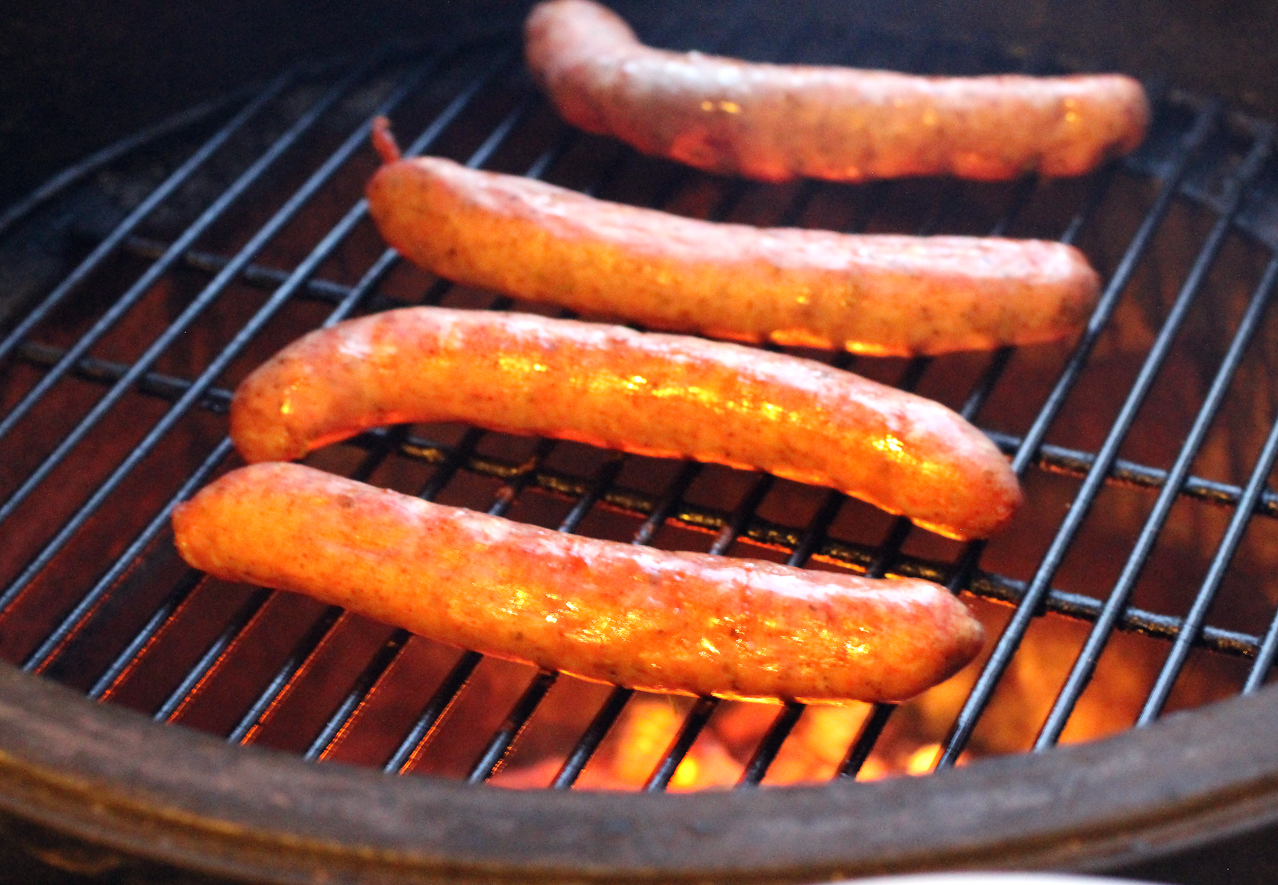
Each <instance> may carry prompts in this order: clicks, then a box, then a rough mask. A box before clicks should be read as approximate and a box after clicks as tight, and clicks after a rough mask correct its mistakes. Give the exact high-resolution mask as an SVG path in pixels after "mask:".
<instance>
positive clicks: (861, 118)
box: [525, 0, 1149, 181]
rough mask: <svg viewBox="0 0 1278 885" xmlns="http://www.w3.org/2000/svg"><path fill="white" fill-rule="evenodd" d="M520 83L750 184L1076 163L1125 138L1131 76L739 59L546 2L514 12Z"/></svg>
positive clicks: (572, 111)
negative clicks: (661, 40)
mask: <svg viewBox="0 0 1278 885" xmlns="http://www.w3.org/2000/svg"><path fill="white" fill-rule="evenodd" d="M525 37H526V41H525V55H526V58H527V63H528V68H529V70H530V71H531V73H532V76H533V78H534V80H536V81H537V83H538V84H539V85H540V86H541V87H542V88H543V89H544V90H545V91H546V92H547V93H548V94H549V96H550V99H551V101H552V102H553V103H554V105H555V107H556V108H557V109H558V111H559V113H560V114H561V115H562V116H563V117H564V119H566V120H567V121H568V122H570V123H572V124H574V125H576V126H578V127H580V128H582V129H585V130H586V131H587V132H592V133H598V134H604V135H613V136H616V137H617V138H620V139H621V140H623V141H626V142H628V143H629V144H631V145H633V146H634V147H636V148H638V149H639V150H640V151H643V152H644V153H648V154H652V155H655V156H661V157H669V158H671V159H674V160H679V161H681V162H684V163H687V164H689V165H692V166H695V167H697V168H699V169H705V170H709V171H711V172H719V173H724V174H729V175H741V176H744V177H747V178H755V179H761V180H763V181H785V180H787V179H791V178H794V177H796V176H809V177H813V178H824V179H831V180H838V181H863V180H866V179H872V178H894V177H899V176H912V175H947V174H948V175H957V176H961V177H963V178H972V179H980V180H999V179H1010V178H1014V177H1016V176H1019V175H1023V174H1025V173H1029V172H1038V173H1040V174H1042V175H1045V176H1067V175H1080V174H1083V173H1085V172H1087V171H1089V170H1091V169H1093V168H1095V167H1096V166H1097V165H1099V164H1100V163H1102V162H1103V161H1105V160H1106V159H1108V158H1110V157H1113V156H1116V155H1121V154H1125V153H1128V152H1130V151H1132V150H1134V149H1135V148H1136V147H1137V145H1139V144H1140V142H1141V141H1142V140H1143V138H1144V136H1145V131H1146V129H1147V128H1148V125H1149V104H1148V101H1147V99H1146V97H1145V92H1144V90H1143V88H1142V87H1141V85H1140V84H1139V83H1138V82H1137V81H1135V80H1133V79H1131V78H1130V77H1125V76H1122V75H1116V74H1105V75H1075V76H1064V77H1033V76H1026V75H998V76H981V77H920V76H912V75H908V74H900V73H895V72H891V71H870V70H857V69H852V68H839V67H817V66H799V65H784V66H783V65H771V64H752V63H748V62H743V61H738V60H735V59H729V58H721V57H716V56H709V55H703V54H701V53H698V52H689V53H683V54H680V53H675V52H666V51H662V50H658V49H652V48H649V47H646V46H644V45H642V44H641V43H639V41H638V40H637V38H636V37H635V34H634V32H633V31H632V30H631V29H630V27H629V26H628V25H627V24H626V23H625V22H624V21H623V20H622V19H621V18H619V17H618V16H617V15H616V14H615V13H613V12H612V11H611V10H609V9H607V8H605V7H603V6H601V5H599V4H597V3H593V2H590V0H550V2H547V3H542V4H540V5H538V6H536V7H535V8H534V9H533V10H532V12H531V13H530V15H529V16H528V19H527V22H526V24H525Z"/></svg>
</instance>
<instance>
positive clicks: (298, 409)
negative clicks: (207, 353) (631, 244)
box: [231, 307, 1021, 539]
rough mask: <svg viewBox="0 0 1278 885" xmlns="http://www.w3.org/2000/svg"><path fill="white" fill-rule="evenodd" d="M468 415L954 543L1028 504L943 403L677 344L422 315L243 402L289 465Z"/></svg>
mask: <svg viewBox="0 0 1278 885" xmlns="http://www.w3.org/2000/svg"><path fill="white" fill-rule="evenodd" d="M428 421H464V422H468V423H471V424H474V425H478V426H481V427H485V428H489V429H495V430H502V431H508V432H513V433H524V434H538V435H545V436H555V437H561V438H567V439H575V440H579V441H583V442H587V443H591V444H594V445H598V446H602V447H606V448H615V449H623V450H626V451H631V452H638V453H642V454H648V455H655V456H659V457H691V458H696V459H699V460H703V461H712V462H717V463H722V464H728V465H732V466H736V467H744V468H751V469H754V468H757V469H761V470H766V471H770V472H772V473H774V474H776V475H778V476H782V477H788V478H791V479H795V480H799V481H801V482H809V483H816V484H822V485H829V486H833V487H835V488H837V489H840V490H842V491H845V492H848V493H849V494H852V495H855V496H857V497H860V498H864V499H865V500H867V501H870V502H872V503H874V504H877V505H878V506H880V507H882V508H883V509H885V510H888V511H890V512H892V513H899V514H904V515H906V516H908V517H909V518H910V519H912V520H914V521H915V522H916V523H919V524H920V525H923V526H926V527H929V528H932V529H934V530H935V531H937V532H940V533H942V534H945V535H948V536H950V537H955V538H963V539H966V538H977V537H986V536H988V535H990V534H992V533H993V532H996V531H998V529H1000V528H1001V527H1002V526H1003V525H1004V524H1005V523H1006V522H1007V520H1008V519H1010V518H1011V516H1012V513H1013V511H1014V510H1015V509H1016V507H1017V505H1018V504H1019V503H1020V500H1021V492H1020V486H1019V484H1018V483H1017V480H1016V476H1015V474H1013V473H1012V471H1011V468H1010V467H1009V466H1008V463H1007V460H1006V459H1005V458H1004V457H1003V456H1002V454H1001V453H1000V452H999V451H998V449H997V448H995V446H994V444H993V443H992V442H990V440H989V439H988V438H987V437H985V436H984V435H983V434H982V433H981V432H980V431H979V430H977V429H976V428H975V427H973V426H972V425H971V424H969V423H968V422H966V421H964V420H963V419H962V418H961V417H960V416H959V415H957V414H955V413H954V412H952V411H950V410H949V409H947V408H945V407H944V406H942V405H940V404H938V403H935V402H932V401H931V400H928V399H924V398H923V397H919V396H915V395H913V394H910V393H906V392H903V391H900V390H896V389H894V388H891V387H887V386H885V385H881V384H877V383H875V382H872V381H869V380H866V379H864V378H861V377H859V376H857V375H854V374H852V373H850V372H845V371H841V370H838V369H834V368H831V367H830V366H826V365H824V364H822V363H818V362H815V361H812V360H805V359H800V358H797V357H792V356H789V355H786V354H780V353H768V352H764V351H760V350H756V349H754V348H748V347H743V346H741V345H737V344H727V343H723V342H717V341H706V340H704V339H700V338H691V337H688V336H683V335H664V334H656V333H644V332H635V331H632V330H630V329H627V328H624V327H621V326H611V325H603V324H596V323H584V322H579V321H575V320H555V319H547V318H545V317H538V316H530V315H521V314H499V313H490V312H486V311H467V310H449V309H446V308H435V307H418V308H404V309H401V310H394V311H387V312H385V313H381V314H376V315H373V316H368V317H362V318H360V319H356V320H348V321H346V322H345V323H340V324H338V325H336V326H333V327H331V328H328V329H323V330H319V331H315V332H312V333H310V334H309V335H306V336H304V337H302V338H300V339H299V340H297V341H295V342H294V343H292V344H291V345H289V346H288V347H286V348H284V349H283V350H282V351H280V352H279V353H278V354H276V355H275V356H274V357H272V358H271V359H270V360H268V361H267V362H266V363H265V364H263V365H262V366H260V367H258V368H257V369H256V370H255V371H254V372H253V373H251V374H250V375H249V376H248V377H247V378H245V379H244V381H243V382H241V383H240V385H239V387H238V388H237V390H236V391H235V395H234V398H233V400H232V403H231V437H232V439H233V440H234V441H235V445H236V447H237V448H238V449H239V451H240V453H241V454H242V455H243V456H244V458H245V459H246V460H248V461H250V462H253V461H283V460H290V459H293V458H299V457H301V456H303V455H305V454H306V453H307V452H309V451H311V450H312V449H314V448H316V447H318V446H322V445H324V444H326V443H330V442H336V441H338V440H341V439H345V438H347V437H350V436H352V435H354V434H356V433H358V432H360V431H362V430H364V429H367V428H369V427H374V426H378V425H384V424H391V423H410V422H428Z"/></svg>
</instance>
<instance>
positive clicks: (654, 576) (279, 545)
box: [173, 463, 983, 701]
mask: <svg viewBox="0 0 1278 885" xmlns="http://www.w3.org/2000/svg"><path fill="white" fill-rule="evenodd" d="M173 525H174V530H175V533H176V537H177V545H178V549H179V551H180V552H181V554H182V556H183V558H184V559H186V561H187V562H188V563H190V564H191V565H192V566H195V567H196V568H199V569H203V570H204V571H207V572H210V573H212V574H214V575H216V576H218V577H220V578H224V579H226V580H231V581H243V582H248V583H253V584H259V585H264V586H268V587H273V588H277V589H282V590H291V591H296V592H301V593H306V594H309V595H311V596H315V597H318V598H319V599H321V600H323V601H324V602H327V603H330V604H336V605H340V606H343V607H346V608H348V609H350V610H352V611H355V612H358V613H361V614H364V615H367V616H369V617H371V618H374V619H375V620H379V621H382V622H384V623H387V624H392V625H395V626H400V627H404V628H406V629H408V630H410V631H412V632H414V633H418V634H420V635H423V636H428V637H431V638H434V639H438V640H440V641H443V642H448V643H451V644H454V645H460V646H463V647H466V648H471V649H475V650H477V651H483V652H487V653H490V654H493V655H497V656H499V657H504V658H513V659H516V660H522V661H529V662H531V663H534V664H536V665H538V666H541V667H546V668H549V669H554V670H563V671H566V672H570V673H574V674H577V675H580V676H584V677H586V678H588V679H596V680H603V681H607V682H613V683H618V684H622V685H627V686H631V687H635V688H646V689H657V690H661V691H673V692H686V693H692V694H699V695H700V694H715V695H722V696H729V697H752V698H753V697H780V698H799V699H806V700H845V699H859V700H869V701H895V700H902V699H904V698H908V697H910V696H912V695H915V694H918V693H919V692H921V691H923V690H924V689H926V688H928V687H930V686H931V685H934V684H935V683H937V682H940V681H942V680H944V679H946V678H948V677H949V676H950V675H951V674H953V673H954V672H955V671H957V670H958V669H959V668H960V667H962V666H963V665H964V664H966V663H967V662H968V661H969V660H971V659H972V657H973V656H974V655H975V654H976V653H977V651H978V650H979V649H980V646H981V642H982V639H983V631H982V629H981V625H980V622H978V621H977V620H975V619H974V618H973V617H972V615H971V613H970V612H968V610H967V608H966V606H964V605H963V604H962V603H961V602H959V601H958V600H957V599H955V598H954V597H953V596H952V595H950V593H948V592H947V591H946V590H945V589H944V588H942V587H939V586H937V585H935V584H932V583H929V582H927V581H920V580H913V579H899V580H873V579H870V578H864V577H861V576H858V575H850V574H845V573H831V572H819V571H807V570H803V569H797V568H789V567H786V566H781V565H775V564H772V563H767V562H760V561H757V560H743V559H729V558H725V557H719V556H712V555H709V554H700V553H672V552H668V551H662V550H654V549H652V548H644V547H636V546H633V545H629V544H622V543H618V542H615V541H600V540H596V539H593V538H584V537H580V536H573V535H565V534H561V533H559V532H554V531H551V530H549V529H543V528H539V527H536V526H530V525H525V524H522V523H517V522H512V521H510V520H506V519H502V518H500V517H495V516H488V515H486V514H481V513H475V512H473V511H468V510H462V509H458V508H455V507H445V506H442V505H439V504H432V503H428V502H426V501H423V500H421V499H420V498H414V497H411V496H409V495H403V494H400V493H398V492H392V491H387V490H384V489H377V488H374V487H373V486H369V485H366V484H364V483H361V482H356V481H355V480H350V479H345V478H343V477H338V476H333V475H331V474H328V473H323V472H321V471H318V470H314V469H312V468H310V467H304V466H302V465H298V464H282V463H268V464H258V465H253V466H250V467H245V468H241V469H240V470H237V471H234V472H232V473H229V474H227V475H226V476H224V477H222V478H221V479H219V480H217V481H216V482H214V483H213V484H212V485H210V486H208V487H206V488H204V489H203V490H201V491H200V492H199V493H198V494H197V495H196V496H195V497H194V498H193V499H192V500H191V501H189V502H187V503H185V504H182V505H179V507H178V508H177V509H176V510H175V511H174V514H173Z"/></svg>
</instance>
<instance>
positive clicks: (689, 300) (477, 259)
mask: <svg viewBox="0 0 1278 885" xmlns="http://www.w3.org/2000/svg"><path fill="white" fill-rule="evenodd" d="M384 127H385V122H384V121H382V122H381V123H380V124H379V126H378V127H376V128H375V135H374V138H375V141H376V142H377V144H378V149H379V150H380V151H381V152H382V154H383V156H384V157H385V158H386V159H387V160H388V161H389V162H388V163H387V164H386V165H384V166H382V167H381V169H380V170H379V171H378V172H376V173H375V174H374V176H373V177H372V179H371V180H370V182H369V184H368V187H367V195H368V207H369V212H370V214H371V215H372V217H373V219H374V221H375V222H376V224H377V227H378V229H379V230H380V231H381V234H382V236H383V237H384V238H385V239H386V241H387V242H388V243H390V245H392V246H393V247H394V248H395V249H397V250H398V251H399V252H400V253H401V254H403V255H404V256H406V257H407V258H408V259H409V260H411V261H413V262H414V263H416V264H418V265H421V266H422V267H425V268H427V269H428V270H430V271H432V272H433V273H436V274H439V275H441V276H443V277H446V278H448V279H451V280H453V281H455V282H458V283H462V284H464V285H471V286H479V287H483V288H488V289H495V290H498V291H501V292H504V293H507V294H509V295H513V296H515V297H517V298H522V299H524V300H528V301H537V302H546V303H551V304H556V305H559V306H562V307H567V308H571V309H572V310H574V311H577V312H579V313H583V314H587V315H591V316H595V317H600V318H607V319H621V320H626V321H633V322H638V323H642V324H644V325H645V326H648V327H649V328H655V329H663V330H666V331H676V332H698V333H701V334H705V335H709V336H711V337H715V338H724V339H728V340H734V341H745V342H752V343H753V342H763V341H773V342H775V343H777V344H783V345H800V346H806V347H816V348H835V349H842V348H846V349H848V350H851V351H854V352H856V353H862V354H873V355H880V356H886V355H892V356H912V355H916V354H940V353H946V352H950V351H957V350H978V349H993V348H996V347H1001V346H1003V345H1009V344H1017V345H1022V344H1035V343H1040V342H1046V341H1053V340H1056V339H1059V338H1063V337H1066V336H1069V335H1072V334H1074V333H1076V332H1077V331H1078V330H1080V329H1081V328H1083V326H1085V325H1086V323H1087V320H1088V317H1089V316H1090V315H1091V312H1092V309H1093V307H1094V306H1095V304H1096V300H1097V297H1098V296H1099V292H1100V278H1099V277H1098V276H1097V274H1096V272H1095V271H1094V270H1093V269H1092V268H1091V266H1090V265H1089V264H1088V262H1087V259H1086V258H1085V257H1084V256H1083V255H1082V253H1081V252H1079V251H1078V250H1077V249H1075V248H1074V247H1072V246H1069V245H1066V244H1064V243H1054V242H1044V241H1039V240H1025V241H1019V240H1010V239H1000V238H992V237H990V238H983V237H957V236H934V237H912V236H898V235H891V234H841V233H835V232H833V231H819V230H802V229H797V228H773V229H759V228H755V227H750V226H748V225H742V224H726V223H715V222H708V221H701V220H697V219H692V218H684V217H680V216H677V215H672V214H670V213H667V212H660V211H657V210H653V209H643V208H639V207H635V206H626V205H621V204H617V203H610V202H606V201H603V200H597V199H594V198H592V197H589V196H586V195H585V194H581V193H577V192H575V191H571V190H567V189H564V188H560V187H556V186H554V185H550V184H547V183H544V182H540V181H534V180H532V179H527V178H523V177H520V176H513V175H503V174H500V173H493V172H483V171H477V170H473V169H467V168H466V167H464V166H461V165H458V164H456V163H454V162H452V161H451V160H446V159H443V158H439V157H419V158H416V159H412V160H396V157H397V156H398V151H397V149H396V148H395V147H394V145H393V142H392V141H390V136H389V134H388V133H387V132H386V131H385V128H384Z"/></svg>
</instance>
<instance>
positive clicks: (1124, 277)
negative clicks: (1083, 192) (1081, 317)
mask: <svg viewBox="0 0 1278 885" xmlns="http://www.w3.org/2000/svg"><path fill="white" fill-rule="evenodd" d="M1219 116H1220V107H1219V105H1218V104H1215V103H1213V104H1211V105H1209V106H1208V107H1207V108H1204V109H1203V111H1201V112H1200V113H1199V115H1198V117H1197V119H1196V120H1195V122H1194V126H1193V128H1192V129H1191V130H1190V131H1189V132H1188V133H1187V134H1186V135H1185V136H1184V138H1183V139H1182V141H1181V145H1180V152H1179V155H1178V159H1177V161H1176V163H1175V165H1174V167H1173V169H1172V171H1171V173H1170V174H1169V175H1168V177H1167V179H1166V180H1165V181H1164V182H1163V186H1162V190H1161V191H1160V193H1159V196H1158V198H1157V199H1156V201H1155V203H1154V205H1153V206H1152V207H1151V209H1150V211H1149V212H1148V213H1147V214H1146V215H1145V219H1144V221H1143V222H1142V224H1141V226H1140V228H1139V229H1138V230H1137V232H1136V235H1135V236H1134V237H1133V238H1132V241H1131V243H1130V245H1129V246H1128V249H1127V252H1126V254H1125V255H1124V256H1123V260H1122V261H1121V262H1120V263H1119V265H1118V267H1117V268H1116V269H1115V271H1114V273H1113V275H1112V276H1111V278H1110V283H1109V285H1108V287H1107V288H1106V290H1105V292H1104V293H1103V294H1102V296H1101V301H1100V304H1098V305H1097V308H1096V310H1095V312H1094V313H1093V315H1092V319H1091V321H1090V322H1089V323H1088V326H1087V329H1086V331H1085V332H1084V334H1083V337H1082V339H1081V340H1080V341H1079V343H1078V345H1077V346H1076V348H1075V350H1074V353H1073V354H1072V355H1071V357H1070V361H1069V363H1068V364H1067V365H1066V368H1065V370H1064V371H1063V372H1062V373H1061V378H1060V381H1059V382H1058V383H1057V385H1056V387H1055V388H1054V389H1053V390H1052V393H1051V395H1050V396H1049V398H1048V400H1047V402H1046V403H1045V404H1044V406H1043V408H1042V410H1041V411H1040V412H1039V416H1038V418H1037V419H1036V420H1035V422H1034V424H1033V426H1031V428H1030V431H1029V432H1028V433H1027V434H1026V436H1025V439H1024V440H1023V441H1022V443H1021V447H1020V449H1019V450H1018V451H1017V453H1016V455H1015V457H1014V458H1013V459H1012V468H1013V470H1015V471H1016V472H1017V473H1018V475H1019V474H1022V473H1023V472H1024V471H1025V468H1026V467H1027V466H1028V465H1029V463H1030V461H1031V460H1032V458H1033V454H1034V452H1035V451H1036V450H1037V448H1038V446H1039V444H1040V443H1041V442H1042V439H1043V437H1044V435H1045V434H1046V433H1047V429H1048V427H1049V426H1050V424H1051V423H1052V421H1053V420H1055V418H1056V416H1057V414H1058V413H1059V412H1060V410H1061V409H1062V408H1063V406H1064V401H1065V398H1066V396H1067V395H1068V393H1069V391H1070V390H1072V389H1073V386H1074V384H1075V382H1076V381H1077V379H1078V376H1079V374H1080V373H1081V371H1082V367H1083V364H1084V363H1085V362H1086V360H1087V357H1088V356H1089V355H1090V353H1091V349H1092V347H1093V346H1094V345H1095V342H1096V339H1097V338H1098V337H1099V335H1100V332H1101V330H1102V329H1103V327H1104V326H1105V324H1106V323H1108V321H1109V319H1110V316H1111V315H1112V314H1113V311H1114V308H1115V307H1116V306H1117V303H1118V298H1119V296H1120V295H1121V293H1122V292H1123V290H1124V289H1126V288H1127V285H1128V283H1129V282H1130V280H1131V277H1132V275H1133V274H1134V273H1135V270H1136V264H1137V262H1138V261H1139V259H1140V257H1141V256H1142V255H1143V254H1144V253H1145V251H1146V249H1148V248H1149V245H1150V243H1151V242H1152V241H1153V237H1154V233H1155V232H1156V230H1157V228H1158V225H1159V224H1160V223H1161V221H1162V219H1163V217H1164V216H1165V215H1166V213H1167V211H1168V210H1169V209H1170V208H1171V204H1172V200H1173V199H1174V197H1175V196H1176V194H1177V192H1178V190H1179V186H1180V182H1181V180H1182V178H1183V177H1184V176H1185V175H1186V174H1187V173H1188V171H1189V168H1190V163H1191V162H1192V160H1193V159H1194V157H1195V156H1196V155H1197V154H1198V152H1199V151H1200V150H1201V149H1202V148H1203V146H1204V144H1205V143H1206V140H1207V137H1208V136H1209V135H1210V134H1211V132H1212V131H1213V130H1214V129H1215V128H1216V126H1217V123H1218V119H1219ZM1114 454H1116V453H1113V452H1111V453H1110V457H1111V458H1112V457H1113V455H1114ZM1098 460H1099V456H1098ZM1088 476H1089V477H1092V476H1095V477H1097V479H1096V480H1094V482H1099V481H1101V480H1103V476H1104V473H1103V471H1099V470H1093V471H1092V472H1091V473H1089V474H1088ZM1076 512H1077V511H1076V510H1073V509H1071V513H1076ZM1079 516H1081V514H1079ZM1074 518H1075V519H1078V518H1079V517H1074ZM1067 519H1068V517H1067ZM1067 536H1068V537H1072V531H1071V530H1069V529H1068V527H1063V529H1062V531H1061V532H1059V533H1058V535H1057V538H1056V540H1055V541H1054V543H1053V547H1052V549H1051V550H1050V551H1049V554H1048V556H1046V557H1045V558H1044V565H1043V566H1042V567H1040V569H1039V571H1038V572H1037V573H1036V574H1035V576H1034V580H1033V582H1032V583H1031V584H1030V586H1029V587H1028V588H1027V589H1026V592H1025V594H1024V596H1023V598H1022V599H1021V600H1020V602H1019V604H1018V605H1017V608H1016V612H1015V613H1014V614H1013V616H1012V619H1011V620H1010V621H1009V622H1008V624H1007V625H1006V626H1005V627H1004V629H1003V633H1002V635H1000V636H999V639H998V642H997V644H996V645H995V647H994V651H993V653H992V654H991V655H990V658H989V660H988V661H987V662H986V664H985V667H984V668H983V669H982V670H981V673H980V675H979V676H978V677H977V680H976V684H975V685H974V686H973V688H972V691H971V693H970V694H969V695H968V698H967V701H966V702H965V703H964V705H963V708H962V710H960V711H959V715H958V717H957V718H956V719H955V722H954V726H953V728H952V730H951V732H950V735H949V737H948V738H947V739H946V740H945V742H944V749H943V750H942V752H941V755H940V757H939V758H938V759H937V762H936V765H937V767H938V768H945V767H949V766H952V765H954V764H955V763H956V762H957V761H958V757H959V754H960V753H961V752H962V751H963V749H964V748H965V747H966V746H967V742H968V740H969V739H970V738H971V736H972V731H973V730H974V729H975V727H976V723H977V721H978V720H979V718H980V715H981V713H982V711H983V710H984V709H985V706H986V705H987V704H988V703H989V700H990V698H991V696H992V695H993V693H994V689H995V687H996V686H997V685H998V682H999V681H1000V680H1001V678H1002V676H1003V674H1004V672H1005V671H1006V670H1007V667H1008V665H1009V664H1010V663H1011V660H1012V656H1013V655H1014V654H1015V652H1016V649H1017V647H1018V646H1019V645H1020V642H1021V639H1022V638H1023V637H1024V635H1025V632H1026V630H1028V628H1029V623H1030V620H1031V619H1032V618H1033V617H1034V616H1035V614H1036V613H1037V611H1038V610H1039V608H1040V606H1041V605H1042V602H1043V597H1044V596H1045V595H1046V593H1047V589H1048V587H1049V586H1050V583H1051V577H1052V576H1053V575H1054V574H1055V571H1056V566H1057V565H1059V562H1060V559H1061V558H1062V557H1063V556H1064V553H1065V550H1066V547H1067V543H1065V542H1064V539H1065V538H1066V537H1067Z"/></svg>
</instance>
